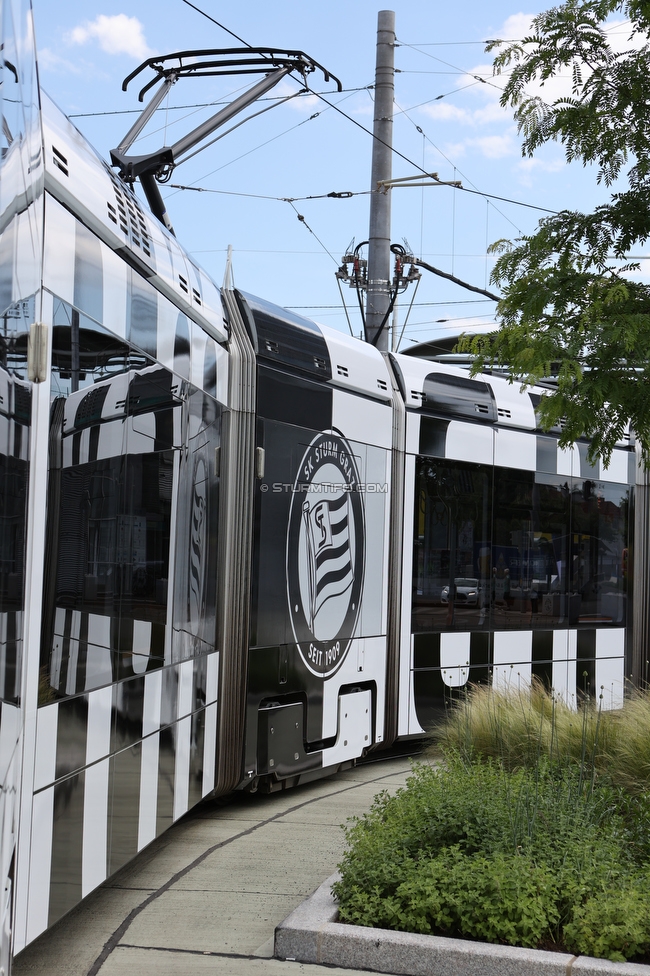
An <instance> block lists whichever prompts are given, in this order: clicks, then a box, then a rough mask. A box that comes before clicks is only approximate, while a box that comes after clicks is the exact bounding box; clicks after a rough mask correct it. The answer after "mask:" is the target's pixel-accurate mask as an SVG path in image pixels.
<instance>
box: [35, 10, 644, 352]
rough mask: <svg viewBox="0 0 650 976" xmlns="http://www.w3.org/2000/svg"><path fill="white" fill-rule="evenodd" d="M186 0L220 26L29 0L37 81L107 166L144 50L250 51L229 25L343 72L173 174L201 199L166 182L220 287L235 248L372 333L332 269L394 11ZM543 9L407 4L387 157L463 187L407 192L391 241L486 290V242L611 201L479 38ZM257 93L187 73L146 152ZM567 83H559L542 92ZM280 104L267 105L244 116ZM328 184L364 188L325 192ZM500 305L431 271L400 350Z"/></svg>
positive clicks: (279, 290) (322, 310) (322, 311)
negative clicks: (541, 128) (514, 90)
mask: <svg viewBox="0 0 650 976" xmlns="http://www.w3.org/2000/svg"><path fill="white" fill-rule="evenodd" d="M192 2H193V3H195V5H196V6H197V7H199V8H200V9H201V10H202V11H204V12H205V14H207V15H209V17H211V18H213V19H214V20H216V21H218V22H219V24H221V25H222V27H219V26H217V25H216V24H215V23H213V22H212V21H211V20H209V19H208V18H207V17H205V16H203V15H202V14H201V13H199V12H198V11H196V10H195V9H192V7H190V6H189V5H187V4H186V3H184V2H183V0H156V2H155V3H154V2H151V0H130V3H129V4H128V5H127V4H124V3H123V0H85V2H84V3H83V4H80V3H72V2H69V0H60V2H59V3H57V4H53V3H52V2H51V0H33V7H34V21H35V30H36V42H37V49H38V58H39V71H40V79H41V85H42V86H43V88H45V90H46V91H47V92H48V93H49V95H50V96H51V97H52V98H53V99H54V100H55V102H56V103H57V104H58V105H59V107H60V108H61V109H62V110H63V111H64V112H65V113H66V114H68V115H70V116H71V117H73V121H74V123H75V124H76V125H77V126H78V127H79V129H80V130H81V131H82V132H83V134H84V135H85V136H86V138H87V139H88V140H89V141H90V142H91V143H92V144H93V146H94V147H95V148H96V149H97V151H98V152H100V153H101V154H102V155H103V156H104V157H106V158H109V153H110V150H111V149H112V148H114V147H115V146H117V145H118V144H119V143H120V141H121V139H122V138H123V136H124V135H125V134H126V132H127V131H128V129H129V128H130V126H131V124H132V123H133V121H134V120H135V118H136V115H135V114H132V113H134V111H135V110H137V109H138V106H139V103H138V99H137V94H138V90H139V87H140V86H139V85H138V80H139V79H136V81H135V82H132V83H131V85H130V86H129V88H128V89H127V92H126V93H125V92H123V91H122V88H121V85H122V81H123V79H124V78H125V77H126V76H127V75H128V74H129V73H130V72H131V71H132V70H133V69H134V68H135V67H137V66H138V65H139V64H140V63H141V62H142V61H143V60H145V59H146V58H148V57H151V56H153V55H158V54H170V53H173V52H176V51H180V50H194V49H200V48H219V47H234V46H236V47H240V46H241V45H240V43H239V41H237V40H235V39H234V38H233V37H232V36H231V35H230V34H228V33H227V30H228V31H232V32H233V33H234V34H236V35H238V37H239V38H241V39H242V40H243V41H245V42H246V43H248V44H250V45H252V46H258V47H271V48H277V49H283V50H295V49H298V50H302V51H305V52H306V53H307V54H308V55H309V56H310V57H311V58H313V59H314V60H315V61H316V62H319V63H320V64H322V65H324V66H325V67H326V68H327V69H328V70H329V72H331V73H332V74H333V75H335V76H336V77H338V78H339V79H340V80H341V83H342V88H343V91H342V92H340V93H339V92H337V91H336V86H335V84H334V83H332V82H330V83H329V84H328V83H325V81H324V79H323V77H322V75H319V74H318V73H314V74H312V75H310V76H309V84H310V87H311V88H312V89H313V90H314V91H316V92H319V93H323V95H324V98H325V99H327V102H326V101H324V100H323V99H321V98H319V97H317V96H315V95H296V96H295V97H292V98H290V99H289V100H286V101H284V102H283V103H282V104H277V106H276V107H274V108H273V110H272V111H268V112H265V113H264V114H263V115H261V116H260V117H258V118H254V119H252V120H251V121H249V122H247V123H246V124H245V125H243V126H241V127H239V128H237V130H236V131H234V132H232V133H230V134H229V135H226V136H225V137H224V138H223V139H221V140H219V141H218V142H216V143H215V144H214V145H212V146H210V147H208V148H206V149H205V151H203V152H202V153H200V154H199V155H197V156H196V157H194V158H193V159H191V160H188V161H187V162H185V163H183V164H182V165H180V166H178V167H177V168H176V169H175V171H174V173H173V174H172V177H171V180H170V184H175V185H181V186H185V187H193V188H194V189H185V190H179V189H174V188H172V187H171V186H170V185H167V186H163V187H162V188H161V189H162V192H163V197H164V199H165V202H166V206H167V210H168V212H169V215H170V217H171V220H172V223H173V225H174V228H175V231H176V234H177V237H178V238H179V240H180V241H181V243H182V244H183V245H184V247H185V248H186V249H187V250H188V251H189V252H190V253H191V255H192V256H193V258H194V259H195V260H196V261H197V263H198V264H200V265H201V266H202V267H203V268H205V270H206V271H207V272H208V273H209V274H210V275H211V276H212V277H213V278H214V279H215V281H216V282H217V284H220V283H221V281H222V279H223V275H224V270H225V265H226V255H227V249H228V246H229V245H231V246H232V250H233V263H232V267H233V273H234V280H235V284H236V285H237V287H239V288H241V289H242V290H244V291H247V292H252V293H253V294H257V295H260V296H261V297H263V298H266V299H267V300H269V301H272V302H275V303H276V304H278V305H282V306H284V307H287V308H291V309H293V310H295V311H297V312H299V313H300V314H304V315H307V316H309V317H310V318H313V319H316V320H317V321H319V322H321V323H323V324H324V325H328V326H331V327H333V328H336V329H340V330H342V331H345V332H347V331H348V330H351V331H352V332H353V333H354V334H355V335H358V334H359V332H360V330H361V319H360V313H359V309H358V304H357V296H356V292H355V291H354V290H353V289H351V288H349V287H348V286H347V285H344V286H343V297H344V301H345V307H346V308H347V312H346V311H345V308H344V304H343V302H342V299H341V294H340V292H339V287H338V285H337V280H336V278H335V272H336V270H337V268H338V266H339V264H340V262H341V258H342V256H343V254H344V253H345V251H346V249H347V248H348V246H349V244H350V242H351V241H352V240H353V239H354V240H355V241H356V243H357V244H358V243H359V242H361V241H365V240H366V239H367V236H368V217H369V194H368V191H369V187H370V166H371V151H372V137H371V135H370V134H369V133H368V132H367V131H364V129H370V130H372V122H373V107H374V106H373V100H372V99H373V93H372V89H371V87H370V86H371V85H372V84H373V81H374V70H375V52H376V47H375V46H376V34H377V13H378V11H379V10H381V9H391V5H390V3H385V2H384V3H380V2H376V0H355V2H354V3H349V2H348V3H343V2H341V0H325V2H324V3H319V4H307V3H305V2H304V0H303V2H298V0H275V2H274V3H268V2H262V0H248V2H247V3H245V4H244V3H240V4H232V3H230V4H224V3H219V2H216V0H192ZM549 5H550V4H547V3H543V2H542V3H540V2H537V0H532V2H528V3H526V4H525V5H524V6H521V5H519V6H518V5H517V0H491V2H490V3H487V4H486V3H485V2H481V0H458V2H456V3H455V4H442V3H437V2H433V0H411V2H410V3H409V4H399V5H395V6H396V35H397V41H398V47H397V48H396V51H395V66H396V69H397V71H396V76H395V113H396V114H395V119H394V126H393V130H394V134H393V146H394V149H395V150H397V151H398V152H399V153H400V154H401V155H397V154H395V155H394V156H393V177H405V176H413V175H417V173H418V172H419V171H418V168H417V167H422V168H424V169H425V170H426V171H427V172H436V173H437V174H438V176H439V178H440V179H441V180H447V181H452V180H460V181H461V183H462V187H463V189H453V188H451V187H446V186H438V187H427V188H416V187H399V188H395V189H393V190H392V191H391V196H392V204H391V207H392V227H391V234H392V241H393V242H395V243H400V244H402V243H404V239H406V241H407V242H408V247H409V249H410V250H411V252H412V253H414V254H415V255H416V256H417V257H420V258H422V259H423V260H424V261H426V262H428V263H429V264H432V265H434V266H435V267H437V268H439V269H441V270H443V271H446V272H449V273H453V274H454V275H456V276H457V277H459V278H461V279H463V280H465V281H467V282H469V283H471V284H474V285H476V286H478V287H480V288H485V287H487V288H490V287H491V286H490V283H489V275H490V270H491V266H492V263H493V258H492V257H491V256H490V255H489V254H488V245H489V244H492V243H493V242H495V241H497V240H501V239H506V238H507V239H513V238H517V237H519V236H521V235H522V234H526V233H531V232H532V231H534V229H535V227H536V225H537V221H538V220H539V219H540V218H541V217H543V216H544V214H545V212H547V211H548V210H551V211H553V210H560V209H563V208H581V209H591V208H592V207H593V206H595V205H596V204H597V203H600V202H604V201H605V200H606V199H607V198H608V195H609V191H607V190H605V188H602V187H598V186H597V183H596V172H595V170H594V169H592V168H586V169H585V168H583V166H582V165H581V164H580V163H573V164H571V165H567V164H566V162H565V159H564V152H563V149H562V147H561V146H560V145H557V144H551V145H549V146H545V147H543V148H542V149H541V150H540V151H539V152H538V153H537V154H536V156H535V158H534V159H528V158H522V155H521V148H520V139H519V136H518V133H517V128H516V125H515V123H514V122H513V118H512V111H511V110H510V109H503V108H501V107H500V105H499V96H500V88H501V87H502V85H503V83H504V80H503V78H499V77H496V78H495V77H494V76H493V73H492V56H491V55H490V54H486V53H485V41H486V40H488V39H493V38H503V39H516V38H521V37H522V36H524V35H525V32H526V31H527V29H528V26H529V24H530V21H531V18H532V16H534V15H535V14H536V13H539V12H541V11H542V10H544V9H546V7H547V6H549ZM224 28H225V29H224ZM226 29H227V30H226ZM610 31H611V36H612V38H613V39H615V43H616V44H617V45H618V46H620V47H621V48H623V47H625V46H626V45H627V44H628V43H629V41H628V35H629V30H628V29H627V27H626V25H625V24H620V23H618V22H612V24H611V25H610ZM140 77H142V78H143V79H145V80H146V81H149V80H150V79H151V78H152V77H153V75H152V74H151V73H149V74H146V73H145V74H143V75H142V76H140ZM253 80H257V79H256V78H255V79H253ZM245 84H246V79H245V78H244V79H242V78H241V77H231V78H212V79H201V80H198V79H184V80H181V81H179V82H178V83H177V84H176V85H175V86H174V88H173V89H172V91H171V94H170V96H169V99H168V100H167V101H166V102H164V103H163V106H162V107H161V109H160V110H159V111H158V112H157V113H156V115H155V116H154V118H153V119H152V120H151V122H150V124H149V125H148V127H147V129H146V130H145V133H144V134H143V138H142V139H141V140H140V141H138V142H137V143H136V144H135V145H134V146H133V149H132V152H134V153H135V152H146V151H148V150H155V149H157V148H160V147H161V146H163V145H169V144H170V143H171V142H173V141H175V140H177V139H178V138H180V137H181V136H182V135H184V134H185V133H186V132H188V131H189V130H190V129H192V128H193V127H194V126H195V125H197V124H198V123H199V122H200V121H203V119H205V118H207V117H208V116H209V115H210V114H211V112H213V111H215V108H214V107H212V108H207V109H206V108H197V107H195V106H199V105H205V104H210V103H214V102H224V101H226V100H227V99H228V96H232V95H233V93H235V92H237V93H239V92H240V91H241V90H242V88H243V86H244V85H245ZM565 84H566V82H565V81H563V80H558V81H556V82H553V83H552V85H551V87H547V89H546V90H545V91H546V93H547V97H550V96H552V95H554V94H556V93H559V92H560V91H561V90H562V86H563V85H565ZM300 88H301V85H300V82H299V81H294V80H284V81H283V82H281V83H280V85H279V86H278V87H277V88H276V89H274V90H273V91H272V92H270V95H269V97H272V98H276V99H277V100H278V101H279V98H280V97H282V98H286V97H287V96H289V95H294V93H296V92H299V91H300ZM542 94H544V92H542ZM328 102H329V103H331V105H330V104H327V103H328ZM271 104H274V103H273V102H271V101H269V100H266V101H264V102H260V103H259V104H258V105H256V106H255V107H254V108H251V109H249V110H248V111H247V112H246V113H244V115H242V116H239V117H238V118H243V117H245V115H248V114H251V113H253V112H255V111H259V109H260V108H266V107H267V106H269V105H271ZM187 106H190V107H187ZM331 106H336V108H334V107H331ZM196 188H200V191H199V189H196ZM470 190H472V191H475V192H472V193H470V192H467V191H470ZM332 192H335V193H341V192H344V193H351V194H352V196H349V197H345V198H337V197H334V198H333V197H328V196H327V194H328V193H332ZM482 194H491V195H492V196H493V197H503V198H507V200H506V199H504V200H498V199H490V198H488V197H485V196H483V195H482ZM305 198H314V199H305ZM507 201H514V202H507ZM643 253H645V252H643ZM648 256H649V259H650V249H649V250H648ZM491 290H494V289H491ZM411 302H412V305H411V307H410V308H409V304H410V303H411ZM494 308H495V305H494V302H492V301H490V300H489V299H485V298H483V297H482V296H481V295H478V294H474V293H471V292H468V291H466V290H464V289H462V288H460V287H459V286H457V285H455V284H453V283H450V282H446V281H443V280H442V279H441V278H439V277H437V276H435V275H432V274H430V273H428V272H426V271H423V272H422V280H421V282H420V285H419V287H418V289H417V293H415V290H414V288H413V287H412V286H411V287H410V288H409V290H408V291H407V292H406V293H405V294H404V295H402V296H400V299H399V309H398V315H397V324H398V338H400V336H401V346H400V348H401V349H404V348H406V347H408V346H409V345H411V344H413V343H414V342H420V341H424V340H426V339H428V338H430V337H432V336H434V335H442V334H445V333H447V332H451V333H457V332H459V331H462V330H463V329H468V330H471V329H473V328H477V327H479V326H480V327H486V326H490V325H492V324H493V323H494V321H495V320H494ZM407 316H408V317H407Z"/></svg>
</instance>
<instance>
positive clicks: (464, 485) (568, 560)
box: [412, 458, 629, 633]
mask: <svg viewBox="0 0 650 976" xmlns="http://www.w3.org/2000/svg"><path fill="white" fill-rule="evenodd" d="M628 518H629V489H628V488H627V487H626V486H624V485H615V484H608V483H602V482H597V481H592V480H590V479H588V478H587V479H584V480H582V479H578V478H574V479H572V478H566V477H562V476H559V475H557V474H552V473H547V472H543V471H537V472H536V473H535V472H532V471H531V472H528V471H514V470H510V469H506V468H498V467H495V468H494V469H488V468H486V467H484V466H482V465H469V464H459V463H455V462H449V461H443V460H435V459H434V458H418V460H417V467H416V512H415V539H414V565H413V590H414V592H413V621H412V622H413V632H414V633H421V632H427V631H429V632H435V631H444V630H476V629H482V628H484V627H485V628H491V629H496V630H507V629H515V630H517V629H518V630H530V629H537V628H540V629H545V630H549V629H553V628H562V627H568V626H572V627H575V626H578V627H579V626H580V625H584V626H586V627H589V626H590V627H593V626H594V624H603V625H607V624H613V625H617V626H623V625H624V624H625V619H626V610H627V605H626V600H627V597H626V592H627V571H628V569H627V564H628V558H627V552H628V550H627V533H628Z"/></svg>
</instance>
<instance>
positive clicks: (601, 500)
mask: <svg viewBox="0 0 650 976" xmlns="http://www.w3.org/2000/svg"><path fill="white" fill-rule="evenodd" d="M628 517H629V488H627V487H626V486H624V485H613V484H605V483H603V482H597V481H592V480H590V479H586V480H584V481H576V482H575V483H574V486H573V490H572V492H571V538H570V567H569V569H570V586H571V592H572V594H573V601H574V608H573V621H572V622H573V623H576V624H585V625H587V626H593V625H594V623H602V624H617V625H618V626H622V625H623V624H624V623H625V616H626V600H627V596H626V594H627V524H628Z"/></svg>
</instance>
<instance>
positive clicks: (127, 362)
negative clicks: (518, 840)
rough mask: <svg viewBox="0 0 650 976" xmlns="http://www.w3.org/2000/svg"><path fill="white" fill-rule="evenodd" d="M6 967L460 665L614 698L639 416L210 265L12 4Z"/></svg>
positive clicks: (2, 461) (0, 625)
mask: <svg viewBox="0 0 650 976" xmlns="http://www.w3.org/2000/svg"><path fill="white" fill-rule="evenodd" d="M3 14H4V20H3V48H2V64H1V70H2V85H1V89H0V92H1V100H2V103H1V108H2V113H3V126H2V133H3V135H2V144H1V150H2V151H1V156H0V308H1V309H2V334H1V338H0V472H1V475H0V477H1V484H0V513H1V514H0V698H1V708H0V783H2V800H1V806H0V824H1V835H0V871H1V872H2V874H1V880H2V885H3V890H4V895H3V900H2V904H1V906H0V914H1V932H2V937H1V938H2V942H1V945H0V966H4V971H5V972H8V971H9V968H10V962H11V957H12V956H13V955H14V954H16V953H17V952H20V950H21V949H22V948H24V947H25V946H26V945H27V944H28V943H30V942H31V941H32V940H33V939H35V938H36V937H37V936H39V935H40V934H41V933H42V932H44V931H45V930H46V929H47V928H48V927H49V926H51V925H52V924H53V923H54V922H56V921H57V920H58V919H59V918H61V917H62V916H63V915H64V914H65V913H67V912H68V911H69V910H70V909H72V908H73V907H74V906H75V905H76V904H78V903H79V901H81V899H83V898H84V897H85V896H86V895H87V894H89V893H90V892H91V891H93V890H94V889H95V888H96V887H97V886H98V885H100V884H101V883H102V882H104V881H105V880H106V879H107V878H109V877H110V876H111V875H112V874H114V872H116V871H117V870H119V869H120V868H121V867H123V866H124V865H125V864H126V863H127V862H128V861H129V860H130V859H131V858H132V857H134V856H135V855H136V854H137V853H138V852H139V851H141V850H142V849H143V848H145V847H146V846H147V845H148V844H149V843H150V842H151V841H152V840H153V839H154V838H155V837H157V836H159V835H160V833H161V832H163V831H164V830H165V829H166V828H167V827H168V826H170V825H171V824H172V823H173V822H174V821H176V820H177V819H178V818H179V817H181V816H183V814H185V813H186V812H187V811H188V810H189V809H190V808H191V807H192V806H193V805H194V804H196V803H198V802H199V801H200V800H202V799H203V798H206V797H212V796H217V795H220V794H223V793H226V792H229V791H232V790H236V789H245V790H270V791H273V790H279V789H286V788H289V787H292V786H295V785H297V784H299V783H304V782H307V781H309V780H310V779H314V778H316V777H319V776H323V775H326V774H329V773H331V772H333V771H336V770H338V769H341V768H343V767H345V766H347V765H350V764H352V763H354V762H355V761H356V760H358V759H360V758H362V757H363V756H365V755H367V754H368V753H369V752H370V751H371V750H381V749H386V748H388V747H390V746H392V745H393V744H394V743H395V742H396V741H397V740H400V739H408V738H410V737H417V736H420V735H421V734H422V733H423V731H424V730H426V729H427V728H428V727H429V726H430V725H431V723H432V721H434V720H435V718H436V716H437V715H438V714H439V713H440V711H441V709H443V708H444V706H445V702H447V701H449V700H450V699H452V698H453V697H454V696H455V695H457V694H458V693H459V691H460V690H461V689H462V688H463V687H465V686H466V685H467V683H468V682H477V681H483V682H487V681H492V682H493V683H494V684H495V685H497V686H500V687H507V686H520V685H525V684H527V683H529V682H530V681H531V679H532V677H533V676H538V677H539V678H540V679H542V680H544V681H545V682H546V683H547V684H548V685H549V686H552V687H553V688H554V689H555V690H556V692H557V694H559V695H562V696H563V697H564V698H565V700H566V701H568V702H570V703H571V702H572V703H575V704H577V702H578V699H579V697H580V695H582V694H590V695H598V696H600V697H601V700H602V705H603V707H604V708H616V707H619V706H620V704H621V702H622V700H623V695H624V685H625V680H626V677H627V676H629V674H630V668H631V657H630V655H631V650H630V648H631V636H630V634H631V601H630V596H631V574H632V566H633V556H632V554H633V548H632V547H633V539H632V525H633V520H634V483H635V479H636V477H637V462H636V457H635V448H634V439H633V435H632V434H629V435H628V436H627V437H626V438H625V439H624V440H622V441H621V442H620V443H619V444H618V445H617V447H616V448H615V450H614V452H613V455H612V458H611V461H610V463H609V466H608V467H604V466H603V464H602V463H600V462H599V463H598V464H597V465H596V466H592V465H591V464H590V463H589V461H588V458H587V447H588V445H587V444H586V443H585V444H583V443H579V444H577V445H575V446H574V447H573V448H571V449H569V450H561V449H560V448H559V447H558V435H559V431H555V432H553V431H550V432H543V431H541V430H540V429H539V425H538V422H537V419H536V406H537V405H538V403H539V396H540V395H541V392H542V391H537V392H531V393H528V392H525V393H521V392H519V391H518V390H517V388H516V387H514V386H512V385H511V384H510V383H509V382H508V381H507V379H506V378H504V377H502V376H496V375H485V376H481V377H475V378H471V377H470V376H469V374H468V372H467V371H466V370H463V369H462V368H460V367H457V366H453V365H448V364H445V363H444V362H441V361H431V360H427V359H424V358H421V357H419V356H418V355H417V350H416V355H408V356H407V355H400V354H394V355H382V354H381V353H380V352H378V351H377V350H376V349H375V348H374V347H373V346H371V345H368V344H365V343H363V342H360V341H357V340H354V339H352V338H349V337H347V336H345V335H343V334H341V333H338V332H336V331H333V330H330V329H327V328H325V327H323V326H320V325H318V324H316V323H314V322H312V321H310V320H308V319H305V318H302V317H300V316H297V315H295V314H293V313H292V312H289V311H287V310H285V309H282V308H278V307H276V306H274V305H271V304H270V303H268V302H266V301H264V300H263V299H260V298H256V297H254V296H252V295H250V294H247V293H245V292H243V291H239V290H236V289H235V288H234V287H233V286H232V284H231V282H230V279H229V277H228V275H227V276H226V280H225V282H224V285H223V287H222V288H218V287H217V286H216V285H215V283H214V282H213V281H212V280H211V279H210V278H209V276H208V275H207V274H205V272H203V271H202V270H201V269H200V268H199V267H198V266H197V265H196V264H195V263H194V261H193V260H192V259H191V258H190V256H189V255H188V253H187V252H186V251H185V250H184V249H183V248H182V246H181V245H180V244H179V242H178V241H177V239H176V237H175V236H174V235H173V233H171V232H170V230H168V229H167V227H166V226H165V223H164V221H162V220H161V219H158V217H159V216H160V215H158V216H155V215H153V214H152V213H151V212H150V211H149V209H148V208H147V207H145V206H144V205H143V204H142V203H141V202H140V200H139V198H138V197H137V196H136V195H135V194H134V192H133V189H132V187H131V185H130V184H129V182H128V181H124V180H122V179H120V177H119V176H118V175H117V174H116V173H115V171H114V169H113V168H111V166H109V165H108V163H106V162H104V161H103V160H102V159H101V158H100V157H99V156H98V155H97V154H96V153H95V152H94V150H93V149H92V148H91V147H90V146H89V145H88V144H87V142H86V141H85V139H84V138H83V136H82V135H81V134H80V133H79V131H78V130H77V129H76V128H75V127H74V125H73V124H72V123H71V122H70V121H69V120H68V119H67V118H66V117H65V116H64V115H63V114H62V113H61V112H60V111H59V110H58V109H57V107H56V106H55V105H54V104H53V103H52V102H51V101H50V100H49V99H48V97H47V96H46V95H45V94H44V93H43V92H42V91H40V90H39V88H38V84H37V73H36V60H35V53H34V47H33V37H32V33H31V19H30V11H29V6H28V4H27V3H26V2H21V0H5V3H4V7H3Z"/></svg>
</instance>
